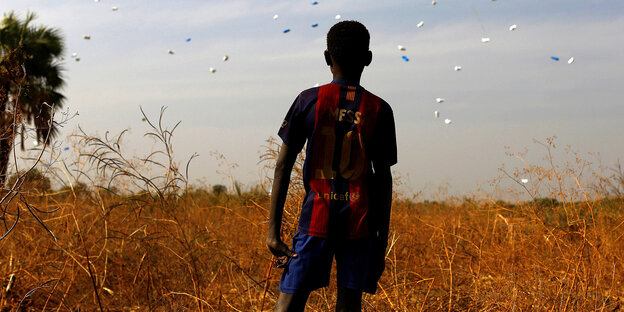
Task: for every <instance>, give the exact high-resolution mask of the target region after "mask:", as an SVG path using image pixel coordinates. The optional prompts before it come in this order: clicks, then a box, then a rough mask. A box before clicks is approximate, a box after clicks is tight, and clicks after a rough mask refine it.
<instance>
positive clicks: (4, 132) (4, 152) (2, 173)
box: [0, 112, 15, 188]
mask: <svg viewBox="0 0 624 312" xmlns="http://www.w3.org/2000/svg"><path fill="white" fill-rule="evenodd" d="M0 114H2V115H3V116H2V118H1V119H0V188H3V187H4V185H5V183H6V181H7V180H8V177H7V171H8V170H7V169H8V168H9V159H10V158H11V151H12V150H13V142H14V141H15V131H13V130H14V129H13V124H12V123H13V118H12V117H11V116H9V114H7V113H6V112H1V113H0Z"/></svg>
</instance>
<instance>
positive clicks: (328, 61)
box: [323, 50, 334, 66]
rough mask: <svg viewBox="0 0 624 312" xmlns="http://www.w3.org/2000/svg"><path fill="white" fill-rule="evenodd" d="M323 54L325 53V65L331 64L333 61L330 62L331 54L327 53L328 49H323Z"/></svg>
mask: <svg viewBox="0 0 624 312" xmlns="http://www.w3.org/2000/svg"><path fill="white" fill-rule="evenodd" d="M323 54H324V55H325V63H327V66H333V65H334V63H333V62H332V59H331V55H330V54H329V51H327V50H325V52H324V53H323Z"/></svg>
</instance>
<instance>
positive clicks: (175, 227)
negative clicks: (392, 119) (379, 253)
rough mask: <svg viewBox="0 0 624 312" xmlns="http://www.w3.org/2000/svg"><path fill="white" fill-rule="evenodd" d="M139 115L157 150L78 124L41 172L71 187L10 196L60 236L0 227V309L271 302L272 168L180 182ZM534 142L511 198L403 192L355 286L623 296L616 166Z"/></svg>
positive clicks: (538, 307)
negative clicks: (212, 183) (372, 267)
mask: <svg viewBox="0 0 624 312" xmlns="http://www.w3.org/2000/svg"><path fill="white" fill-rule="evenodd" d="M145 118H146V119H147V120H148V121H149V118H147V116H145ZM148 124H149V125H151V126H150V128H151V130H150V133H151V134H150V135H148V136H150V137H153V138H154V139H155V140H156V141H157V142H160V144H161V145H160V146H161V148H160V149H158V150H156V151H155V152H154V153H150V154H148V155H146V156H143V157H130V156H129V155H126V154H125V152H124V149H123V133H122V135H120V136H115V137H102V138H100V137H96V136H90V135H87V134H85V133H79V134H78V135H76V136H75V137H74V138H75V140H76V143H77V146H76V151H77V160H76V161H75V162H74V163H71V164H60V165H59V166H58V168H57V169H58V170H57V171H56V172H53V171H51V172H49V174H50V175H54V174H56V177H58V179H57V180H65V181H67V184H68V185H67V187H66V188H65V189H64V190H62V191H57V192H52V193H47V194H37V193H36V192H32V191H31V192H29V191H28V190H26V189H25V190H23V193H22V194H23V196H24V199H25V200H24V201H22V202H13V203H11V204H12V205H26V204H27V205H29V207H30V209H33V210H34V209H37V211H53V212H52V213H48V214H40V216H41V219H42V222H43V223H44V224H45V226H46V228H47V229H49V230H50V232H51V233H53V234H54V237H56V240H54V239H53V238H52V236H51V235H50V233H48V232H47V230H46V228H44V227H42V226H41V224H39V223H38V222H37V220H36V219H34V218H33V217H32V216H31V217H29V216H22V218H21V220H20V221H19V223H17V226H16V228H15V229H14V230H13V231H12V232H11V233H10V235H8V236H7V237H6V238H5V239H4V240H2V241H0V286H1V287H0V311H3V312H4V311H17V310H20V311H78V310H80V311H98V310H101V311H260V310H263V311H269V310H271V309H272V306H273V304H274V302H275V300H276V298H277V295H278V290H277V286H278V281H279V277H280V271H279V270H278V269H276V268H274V267H272V266H271V264H270V263H271V262H270V253H269V252H268V250H267V249H266V247H265V244H264V241H265V235H266V220H267V218H268V206H269V195H268V194H267V192H266V191H264V190H266V189H268V187H264V188H263V186H268V185H270V180H267V181H263V182H264V184H263V185H261V186H260V187H257V188H253V189H248V190H244V189H239V191H238V192H229V193H227V192H221V191H217V189H214V190H213V189H212V188H210V187H209V186H205V185H204V186H201V185H194V186H193V185H189V184H188V178H187V172H186V169H185V168H186V164H187V162H185V163H183V166H181V165H180V164H179V163H178V162H177V161H176V160H175V158H174V156H173V151H172V149H171V138H172V136H173V131H174V130H175V127H173V128H171V129H169V128H167V127H166V126H165V125H164V124H163V121H162V115H161V119H159V121H157V122H154V123H152V122H151V121H149V123H148ZM538 146H539V145H538ZM543 146H544V154H545V155H546V159H545V162H542V165H536V164H530V163H528V162H527V161H525V163H523V166H522V167H519V168H516V169H513V170H507V169H505V168H503V169H502V173H503V175H502V176H501V178H500V179H497V180H495V181H494V183H495V184H496V185H498V186H503V185H506V184H505V183H508V182H511V183H517V185H515V186H512V187H513V190H518V189H520V190H523V191H524V192H525V195H519V196H523V197H524V199H519V200H517V201H515V202H513V203H511V202H504V201H500V200H496V198H495V197H492V196H481V197H465V198H462V199H456V198H448V199H446V200H444V201H436V202H428V201H421V202H415V201H411V200H409V199H406V197H405V196H403V197H401V196H397V197H396V198H395V200H394V202H393V214H392V220H391V222H392V223H391V227H392V228H391V235H390V236H391V237H390V240H391V241H390V244H389V249H388V252H387V262H386V263H387V265H386V271H385V273H384V275H383V277H382V279H381V281H380V283H379V287H378V293H377V295H375V296H371V295H365V296H364V310H365V311H618V310H620V309H623V306H624V285H623V284H622V283H624V274H623V267H622V265H623V263H624V262H623V261H622V251H623V250H624V242H623V236H624V234H623V233H624V212H623V210H622V208H624V200H623V198H622V193H618V192H621V191H623V190H624V189H622V187H624V184H623V183H622V177H623V175H622V172H621V170H620V171H619V172H618V171H617V168H613V169H615V170H614V171H609V170H608V168H607V170H606V171H601V168H597V169H596V171H595V172H594V171H593V169H592V168H593V167H592V165H591V164H589V163H587V162H585V161H584V160H583V159H582V157H580V156H579V157H577V158H574V159H575V160H574V161H573V162H572V163H568V164H565V163H564V164H561V165H559V164H558V162H557V159H555V158H554V157H553V153H552V151H553V150H555V149H556V146H555V145H554V141H552V140H550V139H549V140H547V142H545V143H543ZM278 148H279V145H278V144H277V142H276V141H274V140H269V141H267V144H266V146H265V149H266V153H265V154H264V155H263V156H262V158H261V163H260V166H266V167H265V169H266V170H268V172H270V171H271V169H272V164H273V160H274V159H275V157H276V155H277V153H278ZM549 155H550V156H549ZM510 156H512V157H515V159H519V160H523V161H524V159H525V158H524V155H523V154H516V153H510ZM577 156H578V155H577ZM544 164H546V165H544ZM300 166H301V162H298V166H297V167H296V169H295V173H294V177H295V178H294V179H293V187H292V192H291V196H290V197H289V200H288V202H287V205H286V213H285V218H286V220H285V222H284V227H285V229H284V236H285V237H286V238H289V237H290V236H291V235H293V234H294V231H295V229H296V223H297V222H296V221H297V215H298V209H299V206H300V202H301V196H302V192H303V190H302V188H301V185H300V175H301V171H300V170H301V167H300ZM87 177H88V179H87ZM524 178H527V179H531V182H529V183H526V184H524V183H522V182H521V179H524ZM80 181H87V182H82V183H85V184H80V183H79V182H80ZM505 181H507V182H505ZM79 186H80V187H79ZM505 187H507V188H509V187H510V186H505ZM525 187H526V188H525ZM508 192H509V193H513V192H512V190H511V189H509V190H508ZM7 208H8V209H9V211H14V208H11V207H7ZM26 208H27V207H22V209H26ZM12 209H13V210H12ZM15 218H16V216H15V215H10V214H7V215H4V216H3V219H2V220H0V221H3V222H2V225H0V226H2V227H3V230H6V228H7V225H8V226H10V225H11V224H12V223H13V222H14V221H15ZM335 297H336V288H335V285H331V286H330V287H328V288H326V289H322V290H319V291H316V292H314V293H313V294H312V295H311V297H310V300H309V304H308V308H307V310H308V311H329V310H332V309H333V304H334V302H335Z"/></svg>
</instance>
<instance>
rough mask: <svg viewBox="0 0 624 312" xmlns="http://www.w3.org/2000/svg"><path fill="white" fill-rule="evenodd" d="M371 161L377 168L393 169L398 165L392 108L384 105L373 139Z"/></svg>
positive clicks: (380, 111) (381, 108) (379, 114)
mask: <svg viewBox="0 0 624 312" xmlns="http://www.w3.org/2000/svg"><path fill="white" fill-rule="evenodd" d="M370 157H371V161H372V162H373V165H374V166H375V167H382V166H384V167H391V166H392V165H394V164H396V163H397V142H396V129H395V127H394V116H393V113H392V108H390V105H388V104H387V103H385V102H384V103H382V106H381V107H380V108H379V112H378V115H377V124H376V125H375V131H374V132H373V137H372V148H371V154H370Z"/></svg>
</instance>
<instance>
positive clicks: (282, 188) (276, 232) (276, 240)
mask: <svg viewBox="0 0 624 312" xmlns="http://www.w3.org/2000/svg"><path fill="white" fill-rule="evenodd" d="M298 154H299V152H298V151H295V149H290V148H288V145H286V144H282V147H281V149H280V153H279V155H278V156H277V162H276V164H275V174H274V176H273V188H272V190H271V212H270V215H269V233H268V235H267V240H266V243H267V246H268V247H269V250H270V251H271V253H273V255H275V256H276V257H278V258H279V257H284V256H286V257H289V258H291V257H293V258H296V257H297V255H296V254H295V253H293V252H292V250H290V249H289V248H288V246H287V245H286V244H285V243H284V242H283V241H282V238H281V235H280V232H281V228H282V215H283V213H284V203H285V202H286V196H287V195H288V185H289V184H290V173H291V172H292V168H293V166H294V164H295V161H296V160H297V155H298Z"/></svg>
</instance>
